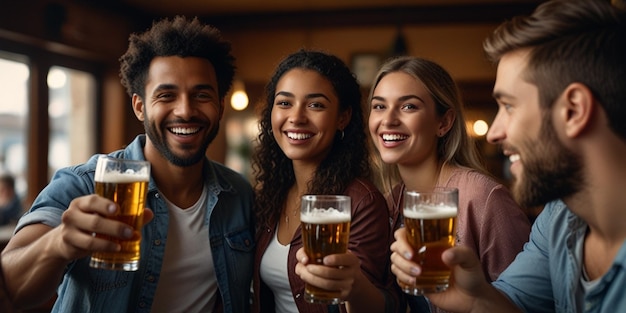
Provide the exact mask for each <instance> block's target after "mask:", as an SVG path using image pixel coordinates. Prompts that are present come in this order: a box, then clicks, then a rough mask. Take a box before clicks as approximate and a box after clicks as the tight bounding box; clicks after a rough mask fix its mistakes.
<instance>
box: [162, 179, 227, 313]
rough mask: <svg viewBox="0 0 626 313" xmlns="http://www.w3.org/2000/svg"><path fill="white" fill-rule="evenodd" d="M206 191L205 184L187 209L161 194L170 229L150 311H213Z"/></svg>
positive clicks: (214, 296)
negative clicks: (198, 195)
mask: <svg viewBox="0 0 626 313" xmlns="http://www.w3.org/2000/svg"><path fill="white" fill-rule="evenodd" d="M207 193H208V191H207V188H206V186H205V188H204V190H203V191H202V195H201V196H200V199H198V201H197V202H196V203H195V204H194V205H193V206H191V207H190V208H187V209H181V208H179V207H177V206H175V205H174V204H173V203H171V202H170V201H169V200H167V199H165V197H163V199H164V200H165V202H166V203H167V208H168V211H169V228H168V230H167V240H166V244H165V255H164V257H163V267H162V268H161V275H160V278H159V282H158V284H157V289H156V293H155V295H154V302H153V303H152V311H151V312H154V313H157V312H212V310H213V308H214V306H215V301H216V299H217V296H218V294H217V289H218V288H217V278H216V276H215V267H214V266H213V256H212V254H211V245H210V241H209V225H208V221H206V222H205V217H206V205H207ZM161 196H163V195H162V194H161Z"/></svg>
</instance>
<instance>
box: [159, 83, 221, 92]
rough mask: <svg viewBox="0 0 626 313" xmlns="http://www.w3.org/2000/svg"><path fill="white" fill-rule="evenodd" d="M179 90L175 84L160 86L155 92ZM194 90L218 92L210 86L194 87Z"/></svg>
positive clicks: (199, 85) (200, 85)
mask: <svg viewBox="0 0 626 313" xmlns="http://www.w3.org/2000/svg"><path fill="white" fill-rule="evenodd" d="M174 89H178V86H177V85H175V84H160V85H158V86H157V87H156V88H155V89H154V92H158V91H163V90H174ZM193 90H212V91H215V92H217V90H216V89H215V87H213V86H212V85H209V84H198V85H195V86H194V87H193Z"/></svg>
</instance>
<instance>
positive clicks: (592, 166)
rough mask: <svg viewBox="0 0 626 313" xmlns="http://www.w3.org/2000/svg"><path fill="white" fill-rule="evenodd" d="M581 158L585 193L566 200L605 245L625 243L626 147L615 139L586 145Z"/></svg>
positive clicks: (619, 140)
mask: <svg viewBox="0 0 626 313" xmlns="http://www.w3.org/2000/svg"><path fill="white" fill-rule="evenodd" d="M583 144H585V145H588V146H586V147H583V148H581V149H578V151H582V153H581V154H580V157H581V158H582V162H583V164H584V168H583V183H582V189H581V190H580V191H578V192H577V193H576V194H574V195H571V196H568V197H566V198H565V199H564V200H565V202H566V203H567V205H568V207H569V208H570V209H571V210H572V212H574V213H575V214H576V215H578V216H580V217H581V218H582V219H583V220H585V222H587V224H588V225H589V228H590V231H591V232H592V233H594V235H597V236H599V237H601V238H603V240H604V241H606V242H615V243H621V242H623V241H624V240H625V239H626V219H624V218H615V217H616V216H625V215H626V193H624V186H626V163H625V162H624V160H623V156H624V155H626V145H625V144H624V142H623V141H622V140H621V139H620V138H617V137H616V136H615V135H613V134H612V133H611V134H604V135H603V136H601V138H597V139H596V140H590V141H589V142H585V143H583Z"/></svg>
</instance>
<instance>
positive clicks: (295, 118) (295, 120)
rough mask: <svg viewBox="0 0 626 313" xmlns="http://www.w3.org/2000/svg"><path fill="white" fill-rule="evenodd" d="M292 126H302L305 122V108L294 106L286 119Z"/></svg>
mask: <svg viewBox="0 0 626 313" xmlns="http://www.w3.org/2000/svg"><path fill="white" fill-rule="evenodd" d="M287 120H288V121H289V123H292V124H303V123H305V122H306V121H307V117H306V108H305V107H304V106H302V105H295V106H294V107H293V109H292V110H290V112H289V117H288V119H287Z"/></svg>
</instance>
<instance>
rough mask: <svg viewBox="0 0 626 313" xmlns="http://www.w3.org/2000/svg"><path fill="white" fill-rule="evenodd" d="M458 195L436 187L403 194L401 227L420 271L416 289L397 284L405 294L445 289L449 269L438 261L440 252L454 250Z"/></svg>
mask: <svg viewBox="0 0 626 313" xmlns="http://www.w3.org/2000/svg"><path fill="white" fill-rule="evenodd" d="M458 199H459V191H458V189H456V188H443V187H438V188H434V189H432V190H426V191H423V192H421V191H420V192H417V191H406V192H405V193H404V210H403V216H404V226H405V228H406V234H407V240H408V242H409V244H410V245H411V247H412V248H413V251H414V252H413V261H414V262H415V263H417V264H419V265H420V266H421V267H422V273H421V274H420V276H418V277H416V281H415V285H408V284H405V283H402V282H400V281H398V284H399V285H400V287H401V288H402V290H403V291H404V292H405V293H408V294H411V295H421V294H424V293H432V292H441V291H444V290H446V289H447V288H448V285H449V280H450V268H449V267H448V266H447V265H445V264H444V263H443V261H442V260H441V254H442V253H443V251H445V250H447V249H448V248H450V247H452V246H454V242H455V237H456V223H457V222H456V217H457V211H458V201H459V200H458Z"/></svg>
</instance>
